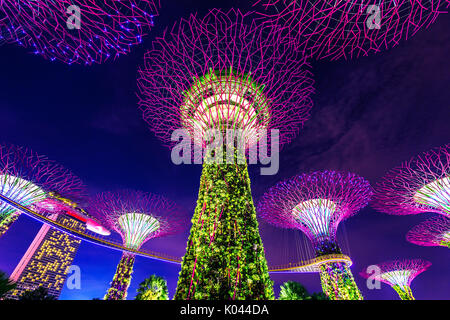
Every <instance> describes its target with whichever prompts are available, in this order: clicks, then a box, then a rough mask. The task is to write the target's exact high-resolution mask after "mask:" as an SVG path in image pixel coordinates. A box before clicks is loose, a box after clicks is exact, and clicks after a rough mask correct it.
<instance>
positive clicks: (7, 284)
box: [0, 271, 16, 298]
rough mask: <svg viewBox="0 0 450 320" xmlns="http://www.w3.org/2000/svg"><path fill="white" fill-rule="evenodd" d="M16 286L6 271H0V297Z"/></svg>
mask: <svg viewBox="0 0 450 320" xmlns="http://www.w3.org/2000/svg"><path fill="white" fill-rule="evenodd" d="M15 288H16V283H15V282H13V281H11V280H10V279H9V278H8V276H7V275H6V273H4V272H3V271H0V298H2V297H4V296H5V295H6V294H7V293H8V292H9V291H11V290H13V289H15Z"/></svg>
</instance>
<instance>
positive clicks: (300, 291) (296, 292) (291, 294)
mask: <svg viewBox="0 0 450 320" xmlns="http://www.w3.org/2000/svg"><path fill="white" fill-rule="evenodd" d="M280 289H281V290H280V295H279V297H278V300H306V299H307V298H308V297H309V293H308V291H307V290H306V288H305V287H304V286H303V285H301V284H300V283H298V282H295V281H288V282H285V283H283V284H282V285H281V287H280Z"/></svg>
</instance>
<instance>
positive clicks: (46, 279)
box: [7, 214, 86, 299]
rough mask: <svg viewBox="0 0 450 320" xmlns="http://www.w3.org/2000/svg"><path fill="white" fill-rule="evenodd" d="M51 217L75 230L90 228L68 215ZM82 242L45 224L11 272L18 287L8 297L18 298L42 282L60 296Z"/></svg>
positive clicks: (42, 284) (50, 291)
mask: <svg viewBox="0 0 450 320" xmlns="http://www.w3.org/2000/svg"><path fill="white" fill-rule="evenodd" d="M51 218H52V220H56V221H57V222H58V223H60V224H63V225H65V226H68V227H70V228H72V229H75V230H80V231H84V230H85V229H86V225H85V223H84V222H82V221H80V220H78V219H76V218H74V217H71V216H68V215H58V214H53V215H52V216H51ZM80 243H81V240H79V239H77V238H75V237H73V236H70V235H68V234H66V233H63V232H60V231H58V230H56V229H54V228H51V227H50V226H48V225H43V226H42V227H41V229H40V230H39V232H38V234H37V235H36V237H35V238H34V240H33V242H32V243H31V245H30V247H29V248H28V250H27V252H26V253H25V254H24V256H23V257H22V259H21V260H20V262H19V264H18V265H17V266H16V268H15V270H14V271H13V273H12V274H11V277H10V278H11V280H13V281H15V282H16V283H17V287H16V289H14V290H13V291H11V293H10V294H9V295H8V296H7V298H10V299H18V298H19V297H20V296H21V295H22V294H23V293H24V292H25V291H27V290H34V289H36V288H38V287H40V286H43V287H45V288H47V289H48V293H49V295H53V296H55V297H57V298H58V297H59V295H60V294H61V291H62V289H63V286H64V282H65V280H66V276H67V273H68V271H69V267H70V266H71V265H72V262H73V259H74V258H75V254H76V252H77V250H78V247H79V245H80Z"/></svg>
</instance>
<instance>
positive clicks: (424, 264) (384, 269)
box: [360, 259, 431, 300]
mask: <svg viewBox="0 0 450 320" xmlns="http://www.w3.org/2000/svg"><path fill="white" fill-rule="evenodd" d="M376 266H377V267H378V268H376V269H375V272H374V273H368V272H367V271H362V272H361V273H360V275H361V276H362V277H364V278H371V279H373V280H377V281H381V282H384V283H386V284H388V285H390V286H391V287H392V288H394V290H395V291H396V292H397V293H398V295H399V296H400V298H401V299H402V300H415V299H414V296H413V294H412V291H411V282H412V281H413V280H414V278H415V277H417V276H418V275H419V274H421V273H422V272H424V271H425V270H427V269H428V268H429V267H430V266H431V262H428V261H424V260H420V259H411V260H406V259H405V260H394V261H389V262H384V263H380V264H378V265H376Z"/></svg>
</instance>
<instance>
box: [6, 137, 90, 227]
mask: <svg viewBox="0 0 450 320" xmlns="http://www.w3.org/2000/svg"><path fill="white" fill-rule="evenodd" d="M0 193H1V194H2V195H3V196H5V197H7V198H9V199H11V200H13V201H15V202H17V203H19V204H20V205H22V206H26V207H28V206H30V205H34V204H37V203H39V202H42V201H45V200H46V199H48V198H49V197H51V193H57V194H59V195H61V196H63V197H66V198H70V199H74V200H75V201H78V200H80V199H82V197H83V195H84V194H85V188H84V186H83V183H82V182H81V180H80V179H79V178H78V177H76V176H75V175H74V174H72V173H71V172H70V171H69V170H67V169H65V168H63V167H62V166H60V165H59V164H57V163H56V162H53V161H50V160H48V159H47V158H45V157H43V156H40V155H38V154H36V153H34V152H33V151H31V150H29V149H26V148H22V147H18V146H14V145H0ZM19 214H20V213H19V212H16V209H14V208H12V207H11V206H9V205H8V204H6V203H4V202H2V201H0V236H1V235H2V234H3V233H5V232H6V231H7V230H8V228H9V227H10V226H11V224H12V223H13V222H14V221H15V220H17V218H18V216H19Z"/></svg>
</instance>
